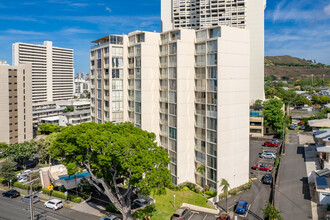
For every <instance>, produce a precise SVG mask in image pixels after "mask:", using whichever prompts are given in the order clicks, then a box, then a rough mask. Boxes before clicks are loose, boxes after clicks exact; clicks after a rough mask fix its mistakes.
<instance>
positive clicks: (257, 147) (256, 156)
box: [250, 141, 279, 180]
mask: <svg viewBox="0 0 330 220" xmlns="http://www.w3.org/2000/svg"><path fill="white" fill-rule="evenodd" d="M263 144H264V141H250V178H257V179H258V180H261V179H262V177H263V176H264V175H265V174H266V173H268V172H267V171H260V170H253V169H252V166H253V165H254V164H259V163H263V164H266V165H270V166H272V167H274V160H272V159H264V158H260V154H261V153H262V151H263V150H267V151H273V152H275V153H276V154H277V155H278V149H279V148H278V147H265V146H263Z"/></svg>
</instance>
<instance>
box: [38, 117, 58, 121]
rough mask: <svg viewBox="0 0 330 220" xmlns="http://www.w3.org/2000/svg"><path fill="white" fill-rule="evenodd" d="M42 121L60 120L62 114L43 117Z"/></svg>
mask: <svg viewBox="0 0 330 220" xmlns="http://www.w3.org/2000/svg"><path fill="white" fill-rule="evenodd" d="M40 120H42V121H58V120H60V116H52V117H45V118H41V119H40Z"/></svg>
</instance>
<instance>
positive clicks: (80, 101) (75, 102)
mask: <svg viewBox="0 0 330 220" xmlns="http://www.w3.org/2000/svg"><path fill="white" fill-rule="evenodd" d="M56 104H57V105H72V106H80V105H90V104H91V101H90V100H89V99H69V100H63V101H57V102H56Z"/></svg>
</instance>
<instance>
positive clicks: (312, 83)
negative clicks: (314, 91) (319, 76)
mask: <svg viewBox="0 0 330 220" xmlns="http://www.w3.org/2000/svg"><path fill="white" fill-rule="evenodd" d="M313 76H314V75H313V74H312V86H313V84H314V81H313Z"/></svg>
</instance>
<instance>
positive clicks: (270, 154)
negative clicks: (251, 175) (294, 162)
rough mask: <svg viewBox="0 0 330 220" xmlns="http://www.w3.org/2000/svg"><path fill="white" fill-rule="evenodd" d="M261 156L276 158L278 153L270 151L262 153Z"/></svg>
mask: <svg viewBox="0 0 330 220" xmlns="http://www.w3.org/2000/svg"><path fill="white" fill-rule="evenodd" d="M260 157H261V158H265V159H274V160H275V159H276V155H275V154H274V153H270V152H268V153H262V154H261V155H260Z"/></svg>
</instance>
